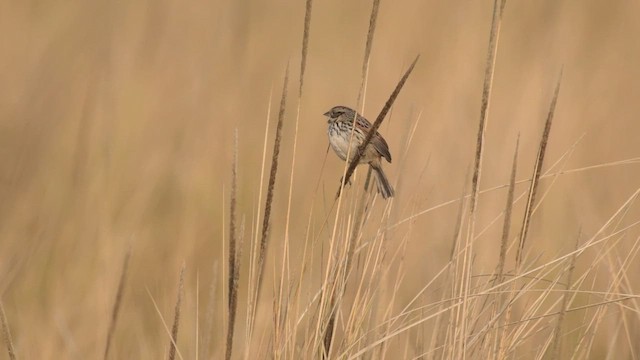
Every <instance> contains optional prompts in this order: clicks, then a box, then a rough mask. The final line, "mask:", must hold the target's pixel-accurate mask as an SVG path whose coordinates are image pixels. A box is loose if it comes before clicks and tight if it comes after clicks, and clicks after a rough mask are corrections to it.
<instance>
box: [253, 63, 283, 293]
mask: <svg viewBox="0 0 640 360" xmlns="http://www.w3.org/2000/svg"><path fill="white" fill-rule="evenodd" d="M288 81H289V65H288V64H287V70H286V73H285V76H284V84H283V85H282V98H281V99H280V110H279V112H278V125H277V127H276V137H275V141H274V144H273V156H272V158H271V172H270V174H269V186H268V187H267V199H266V201H265V206H264V219H263V221H262V232H261V236H260V249H259V251H258V267H257V272H258V273H257V284H255V286H256V292H255V299H254V301H255V302H256V303H257V299H258V298H259V297H260V291H261V289H262V277H263V275H264V261H265V257H266V253H267V240H268V238H269V225H270V221H271V206H272V205H273V192H274V188H275V184H276V174H277V173H278V157H279V156H280V143H281V142H282V124H283V122H284V111H285V107H286V104H287V83H288Z"/></svg>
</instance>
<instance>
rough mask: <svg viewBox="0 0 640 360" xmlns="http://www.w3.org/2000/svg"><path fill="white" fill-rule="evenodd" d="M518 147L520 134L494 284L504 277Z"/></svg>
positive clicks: (518, 141)
mask: <svg viewBox="0 0 640 360" xmlns="http://www.w3.org/2000/svg"><path fill="white" fill-rule="evenodd" d="M519 147H520V136H518V140H517V141H516V151H515V152H514V154H513V165H512V166H511V178H510V179H509V192H508V193H507V205H506V206H505V210H504V223H503V225H502V239H501V240H500V256H499V257H498V268H497V269H496V278H495V281H494V286H495V285H496V284H499V283H501V282H502V280H503V279H504V263H505V260H506V257H507V246H508V245H509V244H508V242H509V229H510V228H511V214H512V212H513V195H514V193H515V188H516V173H517V172H518V149H519Z"/></svg>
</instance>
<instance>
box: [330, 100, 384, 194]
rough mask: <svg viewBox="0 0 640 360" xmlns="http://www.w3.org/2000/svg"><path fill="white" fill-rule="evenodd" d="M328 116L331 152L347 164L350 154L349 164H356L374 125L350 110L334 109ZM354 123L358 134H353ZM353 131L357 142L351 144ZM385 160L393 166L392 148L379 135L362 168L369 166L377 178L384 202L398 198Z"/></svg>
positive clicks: (371, 145) (361, 160) (377, 134)
mask: <svg viewBox="0 0 640 360" xmlns="http://www.w3.org/2000/svg"><path fill="white" fill-rule="evenodd" d="M324 116H326V117H327V118H328V119H327V123H328V125H329V127H328V128H327V135H328V136H329V144H331V148H333V151H335V153H336V155H338V157H339V158H340V159H342V160H346V159H347V153H349V154H350V159H349V161H352V160H353V158H354V157H355V156H356V153H357V152H358V147H359V146H360V145H361V144H362V143H363V142H364V139H365V138H366V136H367V133H368V132H369V130H370V129H371V127H372V126H371V123H370V122H369V121H368V120H367V119H365V118H364V117H363V116H361V115H360V114H358V113H357V112H356V111H355V110H353V109H351V108H349V107H346V106H334V107H333V108H331V110H329V111H327V112H326V113H324ZM354 119H355V122H354ZM354 123H355V130H353V125H354ZM352 130H353V140H351V132H352ZM349 145H351V151H349ZM381 158H385V160H387V161H388V162H389V163H391V153H390V152H389V145H387V142H386V141H385V139H384V138H383V137H382V135H380V133H379V132H377V131H376V133H375V134H374V135H373V137H372V138H371V141H370V142H369V144H367V147H366V148H365V149H364V151H363V154H362V156H361V157H360V160H359V161H358V165H361V164H369V166H370V167H371V169H372V170H373V173H374V174H375V178H376V184H377V187H378V192H379V193H380V194H382V197H383V198H384V199H388V198H390V197H393V196H394V194H395V191H394V190H393V187H392V186H391V184H390V183H389V179H387V176H386V175H385V173H384V171H383V170H382V161H381Z"/></svg>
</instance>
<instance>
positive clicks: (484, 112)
mask: <svg viewBox="0 0 640 360" xmlns="http://www.w3.org/2000/svg"><path fill="white" fill-rule="evenodd" d="M505 4H506V0H502V2H501V4H500V8H499V9H498V0H495V1H494V4H493V19H492V21H491V32H490V34H489V52H488V55H487V64H486V66H485V70H484V83H483V85H482V103H481V105H480V124H479V127H478V139H477V141H476V155H475V165H474V168H473V178H472V180H471V189H472V190H471V207H470V209H469V210H470V212H471V213H473V212H474V211H475V208H476V206H477V201H476V199H477V196H478V186H479V183H480V175H481V173H480V170H481V165H482V154H483V152H484V134H485V130H486V127H487V119H488V116H489V105H490V100H491V88H492V87H493V73H494V71H495V67H496V54H497V52H498V38H499V36H500V25H501V22H502V12H503V10H504V6H505Z"/></svg>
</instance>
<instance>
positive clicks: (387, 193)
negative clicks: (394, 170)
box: [370, 162, 395, 199]
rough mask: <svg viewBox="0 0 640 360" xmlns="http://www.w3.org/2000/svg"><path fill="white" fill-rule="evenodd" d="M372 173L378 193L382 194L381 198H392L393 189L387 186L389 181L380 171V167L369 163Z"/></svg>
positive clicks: (389, 185)
mask: <svg viewBox="0 0 640 360" xmlns="http://www.w3.org/2000/svg"><path fill="white" fill-rule="evenodd" d="M370 165H371V168H372V169H373V172H374V173H375V175H376V183H377V184H378V192H379V193H380V194H382V197H383V198H385V199H388V198H390V197H393V195H394V194H395V191H393V187H392V186H391V184H389V179H387V176H386V175H385V174H384V171H382V167H381V166H380V164H379V163H378V164H376V163H375V162H372V163H370Z"/></svg>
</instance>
